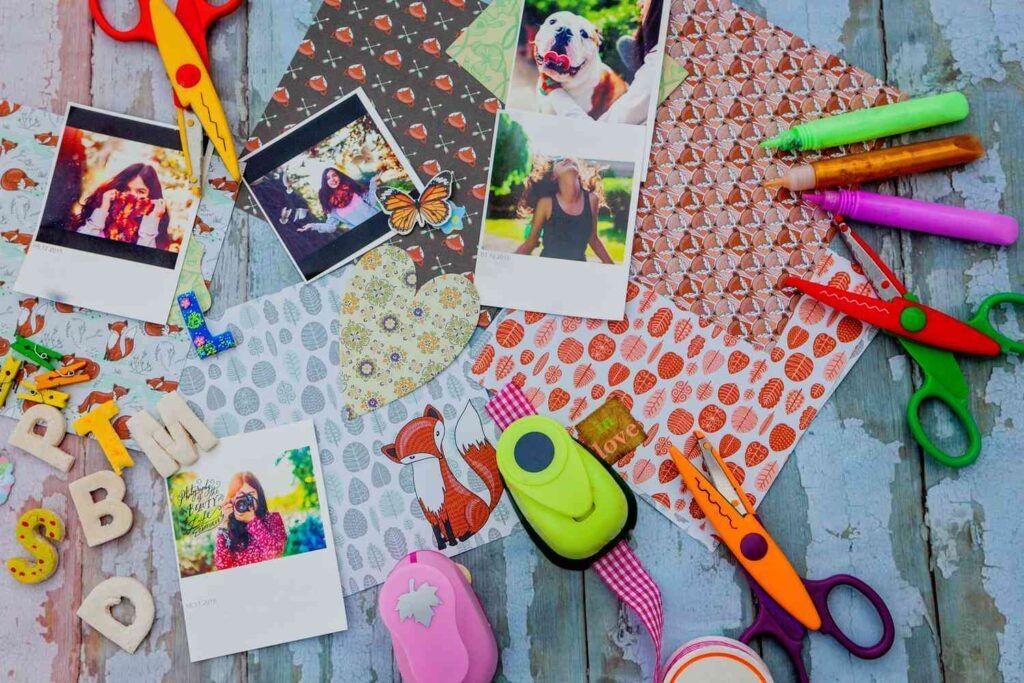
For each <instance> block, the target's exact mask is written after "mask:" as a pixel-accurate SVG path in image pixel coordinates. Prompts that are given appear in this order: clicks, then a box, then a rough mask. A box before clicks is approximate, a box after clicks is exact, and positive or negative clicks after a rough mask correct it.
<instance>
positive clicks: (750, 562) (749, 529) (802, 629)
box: [669, 432, 896, 683]
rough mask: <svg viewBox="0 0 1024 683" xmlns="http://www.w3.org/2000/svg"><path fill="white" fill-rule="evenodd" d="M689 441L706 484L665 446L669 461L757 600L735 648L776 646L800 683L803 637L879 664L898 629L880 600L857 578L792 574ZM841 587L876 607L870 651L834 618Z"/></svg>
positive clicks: (724, 476) (710, 454)
mask: <svg viewBox="0 0 1024 683" xmlns="http://www.w3.org/2000/svg"><path fill="white" fill-rule="evenodd" d="M694 435H695V436H696V438H697V450H698V451H699V455H700V456H702V459H703V461H704V465H705V466H706V467H707V470H708V474H709V475H710V476H711V481H709V480H708V478H707V477H705V476H704V474H703V473H702V472H701V471H700V470H699V469H698V468H697V467H696V466H695V465H694V464H693V463H691V462H690V461H689V459H687V457H686V455H684V454H683V453H682V452H681V451H680V450H679V449H678V448H676V447H675V446H669V454H670V455H671V456H672V461H673V462H675V464H676V468H677V469H678V470H679V475H680V476H681V477H682V478H683V481H684V482H685V483H686V488H687V489H688V490H689V491H690V493H691V494H693V500H694V502H696V503H697V505H698V506H699V507H700V509H701V510H702V511H703V512H704V516H705V518H706V519H707V520H708V522H710V523H711V526H712V527H713V528H714V530H715V533H716V534H717V535H718V537H719V538H721V539H722V542H723V543H724V544H725V545H726V547H727V548H729V550H730V552H732V554H733V556H734V557H735V558H736V560H737V561H738V562H739V563H740V566H741V567H742V568H743V573H744V575H745V576H746V578H747V583H749V584H750V589H751V591H752V592H753V593H754V597H755V598H756V599H757V608H758V609H757V616H756V617H755V618H754V622H753V623H752V624H751V625H750V626H749V627H748V628H747V630H746V631H744V632H743V634H742V635H741V636H740V640H742V641H743V642H744V643H747V644H749V643H750V641H751V640H753V639H754V638H757V637H758V636H768V637H771V638H774V639H775V640H776V641H778V643H779V644H780V645H782V647H783V649H785V650H786V653H787V654H788V655H789V657H790V659H791V660H792V661H793V666H794V667H796V671H797V674H798V675H799V677H800V681H801V683H807V681H808V677H807V669H806V667H805V666H804V662H803V657H802V655H801V653H802V651H803V640H804V635H805V634H806V633H807V631H818V632H820V633H824V634H825V635H829V636H832V638H834V639H835V640H836V641H837V642H838V643H839V644H840V645H842V646H843V647H844V648H845V649H846V650H847V651H848V652H850V653H851V654H853V655H856V656H857V657H860V658H861V659H877V658H879V657H881V656H882V655H884V654H885V653H886V652H888V651H889V648H890V647H892V644H893V642H894V640H895V637H896V627H895V624H894V623H893V620H892V614H891V613H890V612H889V608H888V607H887V606H886V604H885V602H884V601H883V600H882V598H881V596H879V595H878V593H876V592H875V590H874V589H873V588H871V586H869V585H868V584H866V583H864V582H863V581H861V580H860V579H858V578H857V577H855V576H849V575H847V574H836V575H835V576H830V577H828V578H827V579H822V580H819V581H811V580H808V579H805V578H803V577H802V576H800V575H799V574H797V573H796V569H795V568H794V567H793V565H792V564H791V563H790V561H789V558H787V557H786V555H785V553H783V552H782V549H781V548H779V546H778V544H777V543H776V542H775V539H773V538H772V537H771V535H770V534H769V533H768V531H767V530H766V529H765V528H764V525H763V524H761V520H760V519H758V517H757V514H756V513H755V512H754V506H753V503H752V502H751V501H752V500H753V499H751V498H748V497H747V494H746V493H744V491H743V489H742V488H741V487H740V485H739V482H738V481H737V480H736V478H735V477H734V476H733V475H732V473H731V472H730V471H729V468H728V467H726V465H725V463H724V462H723V461H722V457H721V456H720V455H719V454H718V451H717V450H715V448H714V447H713V446H712V445H711V443H710V442H709V441H708V439H707V438H706V437H705V436H704V434H702V433H701V432H694ZM712 482H713V483H712ZM839 586H847V587H849V588H852V589H853V590H855V591H857V592H859V593H861V594H862V595H863V596H864V597H865V598H867V600H868V602H870V603H871V605H872V607H874V609H875V612H876V613H877V614H878V618H879V620H880V621H881V622H882V637H881V638H879V640H878V642H877V643H875V644H874V645H859V644H858V643H855V642H854V641H853V640H852V639H851V638H850V637H849V636H847V635H846V634H845V633H843V631H842V629H840V628H839V626H838V625H837V624H836V622H835V620H834V619H833V618H832V613H831V611H830V610H829V606H828V596H829V593H831V592H832V591H833V590H834V589H836V588H837V587H839Z"/></svg>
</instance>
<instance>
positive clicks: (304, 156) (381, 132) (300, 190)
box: [244, 89, 423, 282]
mask: <svg viewBox="0 0 1024 683" xmlns="http://www.w3.org/2000/svg"><path fill="white" fill-rule="evenodd" d="M244 161H245V172H244V178H245V182H246V184H247V185H248V186H249V189H250V190H251V191H252V195H253V197H254V198H255V200H256V203H257V204H258V205H259V207H260V210H261V211H262V212H263V214H264V216H265V217H266V219H267V222H268V223H270V225H271V227H272V228H273V229H274V232H275V233H276V234H277V236H278V238H279V239H280V240H281V243H282V244H283V245H284V247H285V250H286V251H287V252H288V255H289V256H290V257H291V259H292V261H293V262H294V263H295V267H296V268H298V270H299V272H300V273H301V274H302V277H303V279H304V280H306V281H307V282H308V281H310V280H314V279H316V278H318V277H320V276H321V275H324V274H326V273H329V272H330V271H332V270H334V269H335V268H337V267H339V266H341V265H343V264H345V263H347V262H349V261H351V260H352V259H354V258H356V257H357V256H359V255H361V254H363V253H365V252H366V251H368V250H370V249H372V248H373V247H375V246H377V245H378V244H380V243H382V242H384V241H386V240H388V239H390V238H391V237H392V236H393V235H395V233H394V232H393V231H392V230H391V228H390V226H389V225H388V217H387V214H385V213H384V212H383V211H381V209H380V206H379V205H378V203H377V194H376V193H377V188H378V187H379V186H381V185H388V186H391V187H397V188H398V189H401V190H404V191H407V192H412V191H413V190H417V191H419V190H422V189H423V186H422V184H421V183H420V180H419V178H418V177H417V176H416V172H415V170H414V169H413V167H412V165H411V164H410V163H409V161H408V159H406V158H405V155H404V154H402V152H401V149H400V148H399V147H398V144H397V143H396V142H395V140H394V138H393V137H392V136H391V133H390V132H389V131H388V129H387V128H386V127H385V126H384V123H383V122H382V121H381V119H380V117H379V116H378V115H377V112H376V111H375V110H374V108H373V105H372V104H371V103H370V101H369V100H368V99H367V98H366V95H365V94H364V93H363V91H362V90H361V89H359V90H355V91H353V92H352V93H349V94H348V95H346V96H345V97H343V98H342V99H340V100H338V101H337V102H335V103H334V104H332V105H331V106H330V107H328V108H327V109H324V110H323V111H321V112H320V113H318V114H317V115H316V116H313V117H312V118H310V119H308V120H307V121H305V122H303V123H302V124H300V125H298V126H296V127H295V128H292V129H290V130H289V131H287V132H286V133H284V134H282V135H281V136H280V137H278V138H276V139H275V140H272V141H271V142H269V143H267V144H266V145H264V146H263V147H261V148H260V149H259V150H257V151H255V152H253V153H252V154H250V155H249V156H248V157H246V158H245V159H244Z"/></svg>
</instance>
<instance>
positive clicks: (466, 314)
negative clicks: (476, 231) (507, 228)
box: [338, 244, 480, 417]
mask: <svg viewBox="0 0 1024 683" xmlns="http://www.w3.org/2000/svg"><path fill="white" fill-rule="evenodd" d="M341 299H342V303H341V315H340V337H341V339H340V342H341V343H340V346H339V348H338V353H339V355H340V361H339V365H340V371H341V378H342V404H343V406H344V407H345V408H346V409H347V411H348V415H349V417H355V416H357V415H362V414H364V413H367V412H370V411H373V410H376V409H378V408H381V407H382V406H386V405H387V404H388V403H391V402H392V401H394V400H395V399H399V398H401V397H403V396H406V395H408V394H410V393H412V392H413V391H414V390H415V389H416V388H417V387H420V386H423V385H424V384H426V383H427V382H429V381H430V380H431V379H433V378H434V377H435V376H436V375H437V374H438V373H440V372H441V371H442V370H444V369H445V368H446V367H448V365H449V364H451V362H452V360H454V359H455V357H456V356H458V355H459V352H460V351H462V349H463V348H464V347H465V346H466V344H467V343H469V339H470V337H472V335H473V330H475V329H476V325H477V320H478V318H479V315H480V298H479V296H478V295H477V291H476V288H475V287H474V286H473V283H472V282H471V281H470V280H469V279H468V278H466V277H464V276H462V275H454V274H451V275H441V276H438V277H436V278H434V279H433V280H431V281H430V282H428V283H427V284H425V285H424V286H423V287H422V288H420V289H419V290H418V291H417V289H416V269H415V266H414V264H413V261H412V258H411V257H410V256H409V254H408V253H406V252H405V250H403V249H400V248H399V247H395V246H392V245H389V244H386V245H383V246H380V247H378V248H376V249H374V250H373V251H371V252H369V253H367V254H365V255H364V256H363V257H362V258H360V259H359V262H358V263H357V264H356V266H355V268H354V269H353V272H352V273H351V276H350V279H349V280H348V282H347V284H346V285H345V288H344V290H342V292H341Z"/></svg>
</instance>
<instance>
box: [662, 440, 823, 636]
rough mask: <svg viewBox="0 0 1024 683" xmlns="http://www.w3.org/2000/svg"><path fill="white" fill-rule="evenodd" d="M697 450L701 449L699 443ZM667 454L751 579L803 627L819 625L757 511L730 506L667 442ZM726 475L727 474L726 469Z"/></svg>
mask: <svg viewBox="0 0 1024 683" xmlns="http://www.w3.org/2000/svg"><path fill="white" fill-rule="evenodd" d="M698 441H700V437H698ZM705 441H706V439H705ZM701 451H702V453H703V452H704V451H703V447H702V448H701ZM669 455H671V456H672V460H673V461H674V462H675V464H676V468H677V469H678V470H679V475H680V476H681V477H682V478H683V481H684V482H685V484H686V488H687V489H688V490H689V491H690V493H691V494H692V495H693V500H694V501H695V502H696V503H697V505H698V506H699V507H700V509H701V510H702V511H703V512H704V516H705V518H706V519H707V520H708V522H709V523H710V524H711V526H712V527H714V529H715V533H716V534H718V537H719V538H721V539H722V542H723V543H724V544H725V545H726V547H727V548H729V551H730V552H731V553H732V554H733V556H734V557H735V558H736V560H737V561H738V562H739V563H740V564H741V565H742V566H743V568H744V569H745V570H746V572H747V574H748V575H749V576H750V578H751V580H752V581H754V582H756V583H757V585H759V586H760V587H761V588H762V589H763V590H764V592H765V593H767V594H768V595H770V596H771V597H772V599H773V600H775V602H777V603H779V605H780V606H781V607H782V608H783V609H784V610H786V612H788V613H789V614H790V615H792V616H793V618H794V619H796V620H797V621H799V622H800V623H801V624H803V625H804V626H805V627H806V628H808V629H810V630H812V631H817V630H818V629H820V628H821V615H820V614H819V613H818V609H817V607H815V605H814V601H813V600H812V599H811V596H810V594H809V593H808V592H807V587H806V586H805V585H804V582H803V580H802V579H801V578H800V576H799V575H798V574H797V573H796V569H794V568H793V565H792V564H791V563H790V561H789V559H788V558H787V557H786V555H785V554H784V553H783V552H782V549H781V548H779V546H778V544H777V543H776V542H775V539H773V538H772V537H771V535H769V533H768V531H767V530H765V528H764V526H763V525H762V524H761V521H760V520H759V519H758V518H757V515H756V514H753V511H752V510H750V514H741V513H740V512H739V510H738V509H736V508H734V507H732V506H731V505H730V504H729V502H728V500H727V499H726V497H725V496H723V495H722V492H721V491H719V490H718V489H717V488H714V485H712V484H710V482H709V481H708V480H707V478H706V477H704V475H703V474H701V473H700V471H699V470H698V469H697V468H696V467H694V465H693V463H691V462H690V461H689V460H688V459H687V458H686V456H685V455H683V453H682V452H681V451H680V450H679V449H678V448H676V447H675V446H669ZM712 457H715V456H714V455H713V456H712ZM724 469H725V468H723V470H724ZM726 477H727V478H729V477H728V474H727V473H726ZM730 486H731V488H732V489H733V491H737V490H739V492H740V493H741V494H742V490H741V489H740V487H739V486H735V485H733V483H730ZM742 499H743V501H744V503H745V505H744V506H743V507H744V508H747V506H748V505H749V503H748V502H747V501H746V499H745V497H743V498H742Z"/></svg>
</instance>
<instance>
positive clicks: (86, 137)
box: [14, 104, 199, 324]
mask: <svg viewBox="0 0 1024 683" xmlns="http://www.w3.org/2000/svg"><path fill="white" fill-rule="evenodd" d="M57 150H58V151H57V156H56V159H55V160H54V165H53V171H52V172H51V174H50V184H49V188H48V189H47V193H46V204H45V205H44V207H43V212H42V215H41V217H40V220H39V227H38V229H37V230H36V236H35V240H34V242H33V244H32V246H31V248H30V249H29V251H28V255H27V256H26V258H25V262H24V264H23V265H22V268H21V271H20V273H19V274H18V279H17V281H16V282H15V283H14V289H15V290H16V291H19V292H24V293H26V294H32V295H36V296H40V297H43V298H46V299H51V300H53V301H58V302H63V303H67V304H72V305H74V306H80V307H82V308H88V309H92V310H97V311H103V312H105V313H111V314H114V315H119V316H125V317H128V318H134V319H137V320H143V321H146V322H151V323H157V324H163V323H165V322H166V321H167V315H168V311H170V308H171V304H172V303H173V301H174V292H175V289H176V288H177V285H178V275H179V273H180V271H181V267H182V264H183V262H184V260H185V258H184V253H185V251H186V250H187V248H188V243H189V240H190V239H191V236H192V227H193V225H194V224H195V219H196V213H197V211H198V210H199V197H198V196H196V194H195V193H194V192H193V190H192V188H191V186H190V185H189V182H188V173H187V172H186V170H185V169H186V163H185V154H184V153H183V152H182V149H181V139H180V137H179V134H178V129H177V128H175V127H174V126H167V125H163V124H160V123H154V122H152V121H143V120H142V119H137V118H133V117H130V116H122V115H120V114H112V113H109V112H104V111H100V110H98V109H92V108H90V107H84V106H81V105H77V104H71V105H69V106H68V110H67V115H66V119H65V123H64V128H63V130H62V131H61V135H60V141H59V142H58V147H57Z"/></svg>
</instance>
